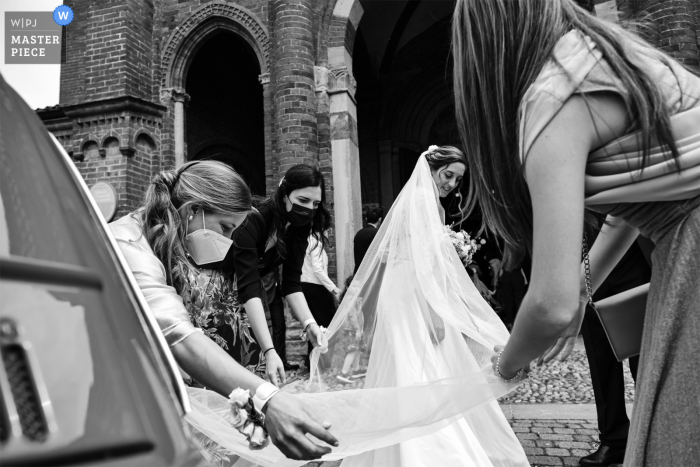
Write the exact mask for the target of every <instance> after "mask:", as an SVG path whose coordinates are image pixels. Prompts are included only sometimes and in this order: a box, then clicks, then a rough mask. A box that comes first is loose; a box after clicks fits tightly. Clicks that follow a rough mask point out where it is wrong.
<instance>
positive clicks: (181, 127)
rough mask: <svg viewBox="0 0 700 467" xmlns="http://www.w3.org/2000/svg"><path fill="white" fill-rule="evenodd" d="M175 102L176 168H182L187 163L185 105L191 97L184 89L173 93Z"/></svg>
mask: <svg viewBox="0 0 700 467" xmlns="http://www.w3.org/2000/svg"><path fill="white" fill-rule="evenodd" d="M173 100H174V101H175V128H174V130H175V131H174V132H173V136H174V137H175V168H176V169H177V168H180V167H182V166H183V165H184V163H185V104H186V103H187V101H189V100H190V96H189V95H188V94H187V93H186V92H185V91H184V89H178V90H176V91H175V92H173Z"/></svg>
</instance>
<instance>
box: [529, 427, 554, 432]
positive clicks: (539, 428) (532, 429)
mask: <svg viewBox="0 0 700 467" xmlns="http://www.w3.org/2000/svg"><path fill="white" fill-rule="evenodd" d="M530 430H531V431H532V432H533V433H553V431H552V429H551V428H547V427H542V426H533V427H532V428H530Z"/></svg>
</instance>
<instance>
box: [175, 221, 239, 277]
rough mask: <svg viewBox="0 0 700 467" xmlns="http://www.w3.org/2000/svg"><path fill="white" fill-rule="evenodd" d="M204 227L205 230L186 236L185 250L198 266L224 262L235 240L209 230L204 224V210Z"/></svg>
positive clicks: (203, 223)
mask: <svg viewBox="0 0 700 467" xmlns="http://www.w3.org/2000/svg"><path fill="white" fill-rule="evenodd" d="M188 225H189V224H188ZM202 225H203V226H204V228H202V229H199V230H195V231H194V232H192V233H191V234H189V235H186V236H185V250H187V253H188V254H189V255H190V257H191V258H192V260H193V261H194V263H195V264H196V265H197V266H206V265H207V264H212V263H218V262H220V261H223V260H224V258H226V253H228V250H229V248H231V245H232V244H233V240H231V239H230V238H228V237H225V236H224V235H221V234H220V233H218V232H214V231H213V230H209V229H207V225H206V223H205V222H204V209H202ZM186 228H187V227H186Z"/></svg>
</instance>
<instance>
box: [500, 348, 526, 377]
mask: <svg viewBox="0 0 700 467" xmlns="http://www.w3.org/2000/svg"><path fill="white" fill-rule="evenodd" d="M502 354H503V350H501V351H500V352H498V358H496V375H498V377H499V378H501V379H502V380H503V381H505V382H506V383H510V382H511V381H513V380H515V379H517V378H520V376H522V374H523V369H522V368H521V369H519V370H518V372H517V373H516V374H515V376H513V377H512V378H510V379H506V378H504V377H503V375H502V374H501V369H500V366H501V355H502Z"/></svg>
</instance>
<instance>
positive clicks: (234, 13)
mask: <svg viewBox="0 0 700 467" xmlns="http://www.w3.org/2000/svg"><path fill="white" fill-rule="evenodd" d="M221 30H228V31H231V32H233V33H235V34H237V35H239V36H240V37H242V38H243V39H244V40H245V41H246V42H248V44H250V46H251V47H252V48H253V51H254V52H255V54H256V56H257V57H258V61H259V62H260V72H261V74H264V73H269V69H270V66H269V65H270V38H269V34H268V32H267V28H265V26H264V25H263V24H262V23H261V22H260V20H259V19H258V18H257V17H256V16H255V15H254V14H253V13H252V12H251V11H249V10H247V9H246V8H243V7H241V6H238V5H235V4H232V3H224V2H222V1H215V2H212V3H210V4H208V5H205V6H203V7H201V8H199V9H198V10H195V11H194V12H192V13H191V14H190V15H189V16H188V17H187V19H185V20H184V21H183V22H182V23H180V24H179V25H178V26H177V28H175V30H174V31H173V32H172V34H171V35H170V38H169V39H168V41H167V43H166V45H165V47H164V49H163V55H162V57H161V67H160V68H161V76H162V78H161V86H162V88H169V87H175V88H183V89H184V87H185V86H184V84H185V76H186V73H187V66H188V64H189V62H190V60H191V59H192V58H193V57H194V55H195V54H196V52H197V50H198V49H199V47H200V46H201V45H202V44H203V43H204V40H205V39H206V38H207V37H209V36H210V35H211V34H213V33H215V32H218V31H221Z"/></svg>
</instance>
